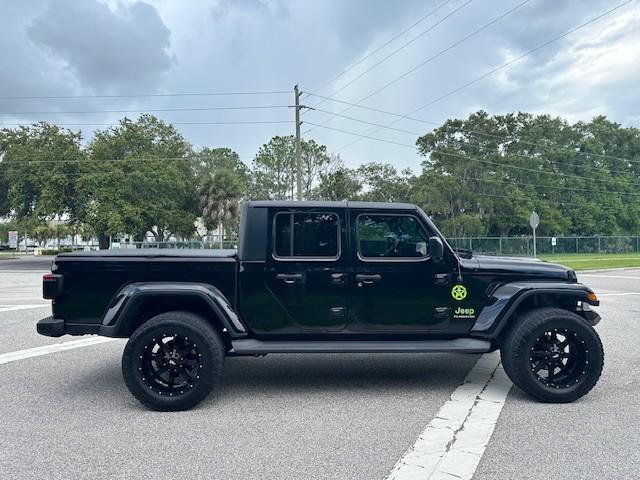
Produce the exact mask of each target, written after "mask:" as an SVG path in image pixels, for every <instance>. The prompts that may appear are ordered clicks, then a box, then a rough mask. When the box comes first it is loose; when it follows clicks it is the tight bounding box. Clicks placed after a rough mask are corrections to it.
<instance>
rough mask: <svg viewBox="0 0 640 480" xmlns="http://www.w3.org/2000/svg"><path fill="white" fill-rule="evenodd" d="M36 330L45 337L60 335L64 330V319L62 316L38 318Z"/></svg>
mask: <svg viewBox="0 0 640 480" xmlns="http://www.w3.org/2000/svg"><path fill="white" fill-rule="evenodd" d="M36 330H37V331H38V333H39V334H40V335H44V336H46V337H61V336H62V335H64V334H65V333H66V332H65V325H64V320H63V319H62V318H54V317H47V318H43V319H42V320H39V321H38V323H37V324H36Z"/></svg>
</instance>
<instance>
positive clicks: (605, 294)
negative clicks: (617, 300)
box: [598, 292, 640, 297]
mask: <svg viewBox="0 0 640 480" xmlns="http://www.w3.org/2000/svg"><path fill="white" fill-rule="evenodd" d="M626 295H640V292H612V293H599V294H598V297H623V296H626Z"/></svg>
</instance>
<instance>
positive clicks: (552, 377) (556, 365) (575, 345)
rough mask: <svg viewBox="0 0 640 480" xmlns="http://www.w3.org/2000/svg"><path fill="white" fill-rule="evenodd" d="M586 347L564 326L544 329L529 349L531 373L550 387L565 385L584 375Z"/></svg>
mask: <svg viewBox="0 0 640 480" xmlns="http://www.w3.org/2000/svg"><path fill="white" fill-rule="evenodd" d="M588 357H589V350H588V348H587V345H586V344H585V342H584V340H583V339H582V338H581V337H580V335H578V334H577V333H576V332H573V331H571V330H568V329H566V328H553V329H550V330H546V331H544V332H543V333H542V334H541V335H540V336H538V338H537V339H536V340H535V342H534V343H533V346H532V347H531V350H530V352H529V364H530V368H531V372H532V373H533V375H534V376H535V377H536V379H537V380H538V381H540V382H542V383H544V384H545V385H546V386H548V387H551V388H569V387H571V386H574V385H576V384H577V383H579V382H580V380H582V379H583V378H584V376H585V375H586V372H587V367H588V365H589V360H588Z"/></svg>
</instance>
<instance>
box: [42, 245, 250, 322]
mask: <svg viewBox="0 0 640 480" xmlns="http://www.w3.org/2000/svg"><path fill="white" fill-rule="evenodd" d="M53 273H55V274H57V275H62V278H63V279H64V281H63V282H62V292H61V294H60V295H59V296H57V297H56V299H55V300H54V303H53V317H55V318H60V319H64V322H65V325H66V333H71V334H73V333H76V332H77V333H99V328H100V326H101V325H102V322H103V320H105V321H106V320H107V319H106V318H105V317H106V315H107V311H108V310H109V308H110V307H112V306H113V304H114V303H115V302H116V301H117V296H116V294H117V293H118V292H119V291H120V290H122V289H123V287H125V286H126V285H129V284H133V283H136V284H142V283H158V282H162V283H163V284H165V285H167V283H170V284H180V283H184V282H188V283H196V284H197V283H200V284H207V285H215V287H216V289H218V290H219V291H220V292H221V293H222V294H223V295H224V297H225V298H226V299H227V300H228V301H229V302H230V303H231V306H232V307H233V308H235V306H236V302H237V295H236V294H237V292H236V285H237V273H238V259H237V253H236V251H235V250H204V249H203V250H195V249H194V250H186V249H185V250H178V249H122V250H102V251H97V252H74V253H63V254H60V255H58V256H57V257H56V260H55V271H54V272H53ZM78 297H81V298H83V299H84V301H83V304H82V308H78V307H79V305H78V303H77V302H75V301H74V300H75V299H76V298H78ZM92 326H93V327H95V329H91V327H92Z"/></svg>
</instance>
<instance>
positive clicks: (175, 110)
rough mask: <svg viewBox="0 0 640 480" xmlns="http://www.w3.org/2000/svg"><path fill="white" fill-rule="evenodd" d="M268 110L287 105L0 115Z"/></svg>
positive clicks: (30, 113)
mask: <svg viewBox="0 0 640 480" xmlns="http://www.w3.org/2000/svg"><path fill="white" fill-rule="evenodd" d="M270 108H289V105H242V106H234V107H198V108H152V109H143V110H140V109H139V110H79V111H75V112H70V111H66V112H55V111H48V112H47V111H44V112H0V115H59V114H73V115H78V114H85V113H147V112H196V111H202V112H209V111H215V110H260V109H270Z"/></svg>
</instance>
